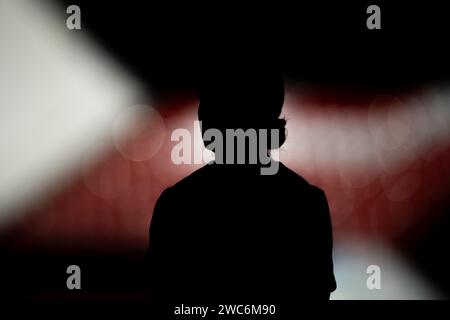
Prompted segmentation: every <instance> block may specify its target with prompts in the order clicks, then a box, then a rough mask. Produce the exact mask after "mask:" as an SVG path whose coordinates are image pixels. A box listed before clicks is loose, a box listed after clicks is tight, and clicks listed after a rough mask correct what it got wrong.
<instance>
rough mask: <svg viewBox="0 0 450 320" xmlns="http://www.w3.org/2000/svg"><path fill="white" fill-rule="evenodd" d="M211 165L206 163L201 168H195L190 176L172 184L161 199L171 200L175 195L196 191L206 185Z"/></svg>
mask: <svg viewBox="0 0 450 320" xmlns="http://www.w3.org/2000/svg"><path fill="white" fill-rule="evenodd" d="M210 171H211V166H209V165H205V166H203V167H201V168H200V169H197V170H195V171H194V172H192V173H191V174H189V175H188V176H186V177H184V178H183V179H181V180H179V181H177V182H176V183H175V184H173V185H172V186H170V187H168V188H166V189H165V190H164V191H163V192H162V193H161V195H160V199H161V200H164V199H166V200H170V199H171V198H173V197H178V194H179V193H186V192H195V191H196V190H197V191H198V190H199V189H201V188H204V187H206V186H205V185H204V184H203V182H204V180H205V179H207V177H208V175H209V174H210Z"/></svg>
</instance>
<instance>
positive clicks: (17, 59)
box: [0, 0, 142, 226]
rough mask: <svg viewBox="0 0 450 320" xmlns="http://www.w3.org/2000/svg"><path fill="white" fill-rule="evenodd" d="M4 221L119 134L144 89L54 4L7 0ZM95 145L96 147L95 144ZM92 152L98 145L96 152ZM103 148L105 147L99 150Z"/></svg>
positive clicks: (1, 131)
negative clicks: (118, 122) (120, 121)
mask: <svg viewBox="0 0 450 320" xmlns="http://www.w3.org/2000/svg"><path fill="white" fill-rule="evenodd" d="M0 5H1V9H0V47H1V48H2V49H1V50H0V92H1V100H0V150H1V157H0V168H1V171H2V175H1V179H0V226H4V225H5V224H7V223H8V222H9V221H10V220H13V219H15V218H17V217H18V215H17V214H18V213H19V212H22V211H23V210H24V209H26V208H27V206H28V205H30V204H31V203H32V204H33V205H36V201H38V200H39V199H41V198H42V197H43V196H45V195H48V194H49V193H51V192H52V191H57V190H58V189H59V188H60V187H61V184H62V183H64V181H66V178H68V177H70V176H71V175H73V174H74V173H75V172H77V170H78V169H79V168H78V165H79V163H80V160H81V158H82V157H83V155H84V154H85V153H86V150H87V149H88V147H89V146H90V145H92V144H95V143H96V142H98V141H104V140H106V141H109V140H110V139H111V137H110V135H111V130H112V129H111V126H112V122H113V119H114V117H115V116H116V114H117V113H118V112H119V111H120V110H122V109H123V108H126V107H128V106H130V105H134V104H136V103H137V102H139V100H138V99H142V98H141V97H142V95H141V86H140V84H139V83H138V82H137V81H136V80H135V79H134V78H132V77H131V76H130V75H129V74H127V73H126V72H124V70H122V69H121V68H120V67H119V66H118V65H116V64H114V63H113V62H112V61H111V60H110V59H109V58H108V56H107V55H105V54H104V53H103V52H102V51H101V50H99V49H98V48H97V47H96V46H95V45H94V44H93V43H92V42H91V41H89V39H88V38H87V37H86V36H85V33H84V30H83V29H82V30H75V31H70V30H68V29H67V28H66V24H65V19H66V16H65V10H59V11H56V8H54V7H53V6H51V5H50V4H49V3H48V2H47V1H27V0H16V1H1V4H0ZM90 150H91V149H90ZM91 151H92V150H91ZM96 152H97V153H98V152H100V151H99V150H97V151H96Z"/></svg>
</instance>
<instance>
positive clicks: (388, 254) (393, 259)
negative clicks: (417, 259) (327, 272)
mask: <svg viewBox="0 0 450 320" xmlns="http://www.w3.org/2000/svg"><path fill="white" fill-rule="evenodd" d="M370 265H376V266H379V267H380V284H381V287H380V289H369V288H368V287H367V279H368V277H369V276H370V275H371V273H369V274H368V273H367V267H368V266H370ZM334 273H335V277H336V282H337V286H338V288H337V290H336V291H335V292H333V293H332V294H331V299H332V300H348V299H350V300H354V299H356V300H373V299H375V300H376V299H383V300H393V299H401V300H411V299H418V300H427V299H439V298H442V297H441V296H440V293H439V292H438V291H437V290H436V289H435V288H434V286H433V285H432V284H431V283H430V282H429V281H427V280H426V279H424V278H423V277H422V276H421V275H420V273H419V272H417V271H416V270H414V269H413V267H411V265H410V264H408V263H407V262H406V261H405V260H404V259H402V257H401V256H400V255H398V254H397V253H396V252H394V251H392V250H391V249H389V247H387V246H384V245H382V244H380V242H379V241H378V242H371V241H369V240H367V239H361V238H348V239H345V240H341V241H340V242H339V244H338V245H337V246H335V249H334Z"/></svg>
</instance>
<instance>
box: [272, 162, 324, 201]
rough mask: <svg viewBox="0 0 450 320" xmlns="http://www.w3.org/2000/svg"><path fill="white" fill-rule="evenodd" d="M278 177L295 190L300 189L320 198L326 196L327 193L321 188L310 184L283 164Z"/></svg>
mask: <svg viewBox="0 0 450 320" xmlns="http://www.w3.org/2000/svg"><path fill="white" fill-rule="evenodd" d="M278 176H279V177H281V178H282V179H283V180H284V182H285V183H288V184H289V185H290V186H294V187H295V188H299V189H301V190H302V191H304V192H308V193H309V194H311V195H313V196H317V197H320V196H322V195H325V192H324V191H323V190H322V189H320V188H319V187H317V186H315V185H313V184H311V183H310V182H308V181H307V180H306V179H305V178H304V177H302V176H301V175H299V174H298V173H297V172H295V171H293V170H291V169H289V168H288V167H286V166H285V165H284V164H283V163H281V162H280V166H279V170H278Z"/></svg>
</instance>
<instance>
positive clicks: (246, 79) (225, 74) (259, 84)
mask: <svg viewBox="0 0 450 320" xmlns="http://www.w3.org/2000/svg"><path fill="white" fill-rule="evenodd" d="M283 103H284V81H283V77H282V75H281V73H278V72H276V71H274V70H267V69H259V68H247V69H245V68H240V69H238V70H236V69H233V70H221V71H217V70H213V71H212V72H210V74H209V75H207V76H205V77H204V78H203V79H202V82H201V88H200V106H199V110H198V117H199V120H200V121H201V126H202V134H203V135H204V134H205V132H206V131H207V130H208V129H217V130H219V131H220V132H221V133H222V134H223V136H224V137H226V131H227V130H226V129H242V130H244V131H246V130H248V129H251V130H256V132H258V133H260V132H261V131H260V130H261V129H262V130H263V131H264V130H265V132H267V136H266V137H267V142H266V144H265V146H266V150H264V151H265V152H267V151H268V150H269V149H277V148H279V147H280V146H281V145H282V144H283V143H284V141H285V138H286V136H285V131H286V130H285V125H286V120H284V119H280V118H279V117H280V113H281V109H282V107H283ZM274 130H276V131H277V139H275V141H274V139H273V137H272V139H271V134H272V133H273V132H275V131H274ZM260 139H261V136H260V135H258V141H260ZM204 142H205V146H206V147H207V148H209V149H212V148H211V142H212V141H207V139H204ZM258 146H259V147H260V146H261V145H260V144H258ZM248 147H249V146H248V145H247V146H246V148H248ZM213 151H214V150H213Z"/></svg>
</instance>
